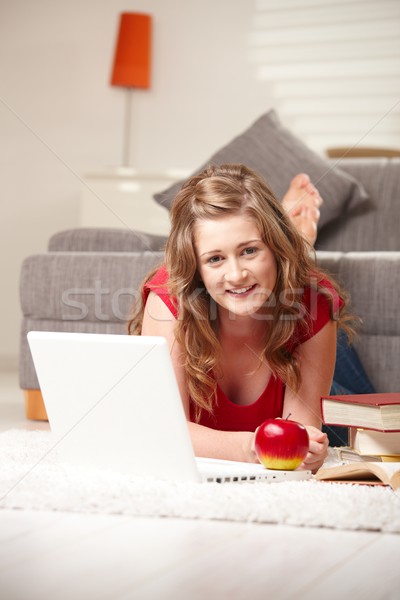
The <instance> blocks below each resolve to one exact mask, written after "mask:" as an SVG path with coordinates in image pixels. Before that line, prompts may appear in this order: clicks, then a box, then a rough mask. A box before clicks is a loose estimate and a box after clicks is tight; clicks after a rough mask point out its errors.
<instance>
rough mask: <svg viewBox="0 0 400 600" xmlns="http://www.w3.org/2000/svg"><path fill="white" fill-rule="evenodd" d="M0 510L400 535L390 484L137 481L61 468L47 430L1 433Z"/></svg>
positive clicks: (398, 505) (399, 507) (397, 498)
mask: <svg viewBox="0 0 400 600" xmlns="http://www.w3.org/2000/svg"><path fill="white" fill-rule="evenodd" d="M0 508H13V509H36V510H54V511H70V512H80V513H103V514H121V515H132V516H139V515H140V516H154V517H155V516H157V517H182V518H198V519H219V520H230V521H248V522H257V523H279V524H286V525H297V526H307V527H329V528H337V529H353V530H356V529H357V530H360V529H363V530H370V531H371V530H372V531H385V532H392V533H399V532H400V494H399V493H398V492H393V491H392V490H391V489H390V488H388V487H383V486H367V485H349V484H338V483H324V482H317V481H314V480H310V481H298V482H296V481H287V482H283V483H272V484H265V483H245V484H234V483H227V484H222V485H221V484H217V483H199V484H196V483H169V482H165V481H155V480H151V479H139V478H135V477H132V476H130V475H125V474H118V473H113V472H107V471H101V470H91V469H90V470H89V469H83V468H79V467H75V466H72V465H67V464H63V463H60V462H59V461H58V460H57V449H54V450H52V439H51V434H50V432H48V431H23V430H10V431H6V432H4V433H2V434H0Z"/></svg>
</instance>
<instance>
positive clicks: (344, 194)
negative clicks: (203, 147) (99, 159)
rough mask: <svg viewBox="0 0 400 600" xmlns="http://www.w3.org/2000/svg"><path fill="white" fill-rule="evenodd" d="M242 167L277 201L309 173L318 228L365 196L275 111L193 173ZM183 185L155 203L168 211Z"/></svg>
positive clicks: (355, 183) (159, 197)
mask: <svg viewBox="0 0 400 600" xmlns="http://www.w3.org/2000/svg"><path fill="white" fill-rule="evenodd" d="M223 163H243V164H246V165H247V166H248V167H250V168H251V169H254V170H255V171H257V172H258V173H260V174H261V175H262V176H263V177H264V178H265V179H266V180H267V182H268V184H269V185H270V187H271V189H272V191H273V192H274V194H275V195H276V196H277V198H280V199H281V198H283V196H284V194H285V192H286V191H287V189H288V187H289V184H290V181H291V179H292V178H293V177H294V176H295V175H296V174H297V173H301V172H304V173H308V175H309V176H310V178H311V180H312V182H313V183H314V184H315V185H316V186H317V188H318V190H319V191H320V194H321V196H322V197H323V199H324V204H323V205H322V207H321V219H320V223H319V227H320V228H322V227H324V226H325V225H326V224H327V223H329V222H331V221H333V220H334V219H336V218H337V217H339V216H340V215H342V214H343V212H346V211H351V210H353V209H355V208H357V207H359V206H360V205H362V204H364V203H365V202H366V200H367V199H368V195H367V193H366V191H365V190H364V188H363V187H362V185H361V184H360V183H359V182H358V181H357V180H356V179H355V178H354V177H352V176H351V175H349V174H347V173H345V172H343V171H342V170H340V169H338V168H335V167H333V166H332V165H331V164H329V162H328V161H327V160H325V159H323V158H322V157H321V156H319V155H318V154H315V152H313V151H312V150H310V148H308V147H307V146H306V145H305V144H303V142H302V141H300V140H299V139H298V138H297V137H296V136H295V135H293V133H291V132H290V131H289V130H288V129H287V128H286V127H284V126H283V125H282V123H281V122H280V120H279V118H278V116H277V114H276V112H275V111H274V110H271V111H269V112H268V113H266V114H264V115H263V116H262V117H260V118H259V119H258V120H257V121H256V122H255V123H254V124H253V125H251V127H249V129H247V130H246V131H244V132H243V133H242V134H241V135H239V136H238V137H236V138H234V139H233V140H232V141H231V142H230V143H229V144H228V145H226V146H224V147H223V148H221V149H220V150H218V151H217V152H216V153H215V154H214V155H213V156H212V157H211V158H210V159H209V160H208V161H207V162H206V163H205V164H204V165H203V166H202V167H201V168H200V169H197V171H196V173H198V172H200V171H201V170H202V169H203V168H204V167H206V166H207V165H209V164H216V165H219V164H223ZM182 183H183V181H180V182H178V183H176V184H174V185H173V186H171V187H169V188H168V189H167V190H165V191H164V192H160V193H158V194H155V196H154V199H155V200H156V202H158V203H159V204H161V205H162V206H165V207H166V208H168V209H169V208H170V207H171V204H172V202H173V199H174V198H175V195H176V194H177V192H178V191H179V190H180V188H181V186H182Z"/></svg>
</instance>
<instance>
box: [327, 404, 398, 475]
mask: <svg viewBox="0 0 400 600" xmlns="http://www.w3.org/2000/svg"><path fill="white" fill-rule="evenodd" d="M321 414H322V420H323V422H324V423H325V425H328V426H329V425H340V426H342V427H348V428H349V446H345V447H342V448H336V449H335V451H336V453H337V456H338V458H339V459H340V460H341V461H342V463H343V464H342V465H341V466H339V467H332V468H330V469H321V470H320V471H321V472H320V473H319V477H318V474H317V478H319V479H328V478H330V477H329V475H332V473H333V470H335V473H336V475H337V476H336V478H337V479H342V478H344V476H346V475H349V476H353V477H354V476H356V475H357V474H359V476H360V477H362V476H365V474H366V472H369V473H370V474H373V476H374V477H376V478H378V479H379V480H380V481H381V482H382V481H383V482H384V483H385V484H386V485H392V487H398V486H399V485H400V393H383V394H358V395H348V396H324V397H322V398H321ZM377 463H385V464H380V465H378V464H377ZM389 464H390V466H389ZM357 465H358V466H357ZM385 474H386V475H385ZM341 475H343V477H341Z"/></svg>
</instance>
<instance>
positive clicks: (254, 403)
mask: <svg viewBox="0 0 400 600" xmlns="http://www.w3.org/2000/svg"><path fill="white" fill-rule="evenodd" d="M300 177H302V178H303V179H302V180H300V182H297V184H296V185H294V186H292V189H291V190H289V193H288V195H287V197H286V209H287V208H289V210H291V218H289V217H288V216H287V214H286V212H285V210H284V209H283V207H282V205H281V204H280V203H279V202H278V201H277V200H276V199H275V198H274V196H273V194H272V192H271V190H270V189H269V188H268V185H267V183H266V182H265V180H263V179H262V178H261V177H260V176H258V175H257V174H256V173H254V172H253V171H251V170H250V169H248V168H246V167H245V166H243V165H222V166H219V167H209V168H207V169H206V170H204V171H203V172H202V173H200V174H199V175H196V176H194V177H192V178H191V179H189V180H188V181H187V182H186V184H185V185H184V186H183V187H182V189H181V191H180V192H179V193H178V194H177V196H176V198H175V201H174V204H173V207H172V211H171V233H170V236H169V238H168V241H167V245H166V250H165V265H163V266H162V267H160V268H159V269H157V271H156V272H153V273H152V274H150V276H149V277H148V278H147V280H146V282H145V283H144V286H143V305H142V306H141V307H139V308H138V310H137V313H136V315H135V316H134V318H133V319H132V321H131V323H130V331H131V332H134V333H141V334H143V335H160V336H163V337H165V338H166V339H167V341H168V344H169V347H170V353H171V356H172V360H173V364H174V368H175V373H176V377H177V381H178V385H179V389H180V393H181V397H182V402H183V406H184V409H185V412H186V416H187V419H188V421H189V428H190V433H191V437H192V442H193V446H194V449H195V453H196V455H198V456H205V457H215V458H224V459H230V460H238V461H247V462H257V458H256V455H255V452H254V431H255V430H256V428H257V427H258V426H259V425H260V424H261V423H262V421H264V420H265V419H266V418H269V417H282V418H286V417H288V416H289V415H290V418H291V419H293V420H296V421H300V422H301V423H303V424H304V425H305V426H306V427H307V430H308V433H309V437H310V447H309V452H308V455H307V457H306V459H305V461H304V466H305V467H306V468H309V469H311V470H313V471H316V470H317V469H318V468H319V467H320V465H321V464H322V463H323V461H324V458H325V456H326V453H327V447H328V440H327V436H326V434H325V433H322V432H321V430H320V428H321V415H320V406H319V401H320V397H321V395H324V394H328V393H329V390H330V387H331V383H332V376H333V372H334V366H335V353H336V337H337V327H338V323H339V324H345V322H346V315H345V304H346V301H345V298H344V295H343V293H342V292H341V291H340V290H339V288H338V286H337V285H336V284H335V283H334V282H332V281H331V280H330V279H329V278H328V277H327V276H326V275H325V274H324V273H322V272H321V271H320V270H319V269H318V268H317V267H316V265H315V261H314V258H313V255H312V252H311V244H310V243H309V242H313V241H314V240H315V233H314V229H315V227H311V228H310V222H311V223H312V222H313V221H314V222H315V219H313V218H311V219H310V214H311V213H312V211H314V215H315V214H316V213H315V211H318V205H319V204H320V198H319V196H318V194H317V192H316V191H315V188H313V187H312V186H311V187H310V184H309V182H308V181H307V179H306V178H304V176H300ZM302 188H304V189H303V193H304V194H305V198H306V200H305V201H303V202H299V205H302V208H301V209H298V207H296V197H297V201H298V200H299V193H298V192H299V191H300V192H301V189H302ZM307 188H308V191H307ZM296 189H297V192H296ZM291 203H292V207H290V204H291ZM310 211H311V213H310ZM311 216H312V215H311ZM298 230H299V231H301V232H302V233H299V231H298ZM305 238H307V239H308V240H309V241H308V242H307V241H306V239H305ZM313 238H314V239H313Z"/></svg>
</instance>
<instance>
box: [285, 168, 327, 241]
mask: <svg viewBox="0 0 400 600" xmlns="http://www.w3.org/2000/svg"><path fill="white" fill-rule="evenodd" d="M322 202H323V201H322V198H321V196H320V195H319V192H318V190H317V188H316V187H315V186H314V185H313V184H312V183H311V181H310V178H309V176H308V175H306V174H305V173H299V174H298V175H296V176H295V177H294V178H293V179H292V181H291V182H290V186H289V189H288V191H287V192H286V194H285V196H284V198H283V200H282V207H283V209H284V211H285V212H286V213H287V214H288V216H289V217H290V219H291V221H292V222H293V224H294V226H295V227H296V229H297V230H298V231H299V233H301V234H302V235H303V236H304V237H305V238H306V240H307V241H308V242H309V243H310V244H311V245H314V243H315V240H316V239H317V226H318V221H319V217H320V213H319V207H320V206H321V204H322Z"/></svg>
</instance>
